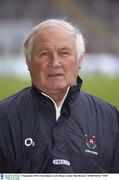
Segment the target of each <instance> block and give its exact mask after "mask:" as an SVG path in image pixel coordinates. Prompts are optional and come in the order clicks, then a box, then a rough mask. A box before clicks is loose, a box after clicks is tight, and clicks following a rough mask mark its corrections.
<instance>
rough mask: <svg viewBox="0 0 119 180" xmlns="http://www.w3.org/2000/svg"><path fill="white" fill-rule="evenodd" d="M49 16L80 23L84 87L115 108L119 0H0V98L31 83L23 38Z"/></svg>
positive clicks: (118, 86)
mask: <svg viewBox="0 0 119 180" xmlns="http://www.w3.org/2000/svg"><path fill="white" fill-rule="evenodd" d="M47 18H66V19H67V20H69V21H71V22H73V24H74V25H76V26H79V27H80V29H81V31H82V33H83V35H84V37H85V42H86V55H85V60H84V64H83V67H82V70H81V77H82V79H83V80H84V83H83V87H82V88H83V89H84V90H85V91H87V92H89V93H91V94H94V95H96V96H99V97H100V98H103V99H104V100H106V101H108V102H109V103H112V104H113V105H115V106H116V107H117V108H119V0H0V99H1V100H2V99H4V98H6V97H8V96H9V95H12V94H13V93H15V92H17V91H19V90H20V89H22V88H24V87H26V86H29V85H30V78H29V73H28V71H27V67H26V64H25V59H24V56H23V54H22V52H21V47H22V43H23V40H24V38H25V36H26V35H27V33H28V32H29V31H30V30H31V28H32V27H34V26H35V25H37V24H39V22H41V21H42V20H45V19H47Z"/></svg>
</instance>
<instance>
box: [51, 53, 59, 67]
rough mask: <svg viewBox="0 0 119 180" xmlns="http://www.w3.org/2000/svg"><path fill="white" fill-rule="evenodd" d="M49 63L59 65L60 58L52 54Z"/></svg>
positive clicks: (53, 65) (54, 65)
mask: <svg viewBox="0 0 119 180" xmlns="http://www.w3.org/2000/svg"><path fill="white" fill-rule="evenodd" d="M50 65H51V66H52V67H60V66H61V61H60V58H59V57H58V56H57V55H54V56H52V58H51V60H50Z"/></svg>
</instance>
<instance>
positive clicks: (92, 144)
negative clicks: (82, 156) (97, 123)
mask: <svg viewBox="0 0 119 180" xmlns="http://www.w3.org/2000/svg"><path fill="white" fill-rule="evenodd" d="M85 146H86V149H85V152H89V153H92V154H96V155H97V154H98V153H97V152H96V151H95V149H96V146H97V144H96V137H95V136H92V138H89V137H88V135H87V134H85Z"/></svg>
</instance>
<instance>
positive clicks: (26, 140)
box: [24, 138, 35, 147]
mask: <svg viewBox="0 0 119 180" xmlns="http://www.w3.org/2000/svg"><path fill="white" fill-rule="evenodd" d="M24 144H25V146H27V147H29V146H35V142H34V141H33V139H32V138H26V139H25V141H24Z"/></svg>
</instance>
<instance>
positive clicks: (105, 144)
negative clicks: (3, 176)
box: [0, 78, 119, 173]
mask: <svg viewBox="0 0 119 180" xmlns="http://www.w3.org/2000/svg"><path fill="white" fill-rule="evenodd" d="M80 87H81V79H80V78H78V80H77V85H76V86H74V87H71V88H70V90H69V92H68V95H67V97H66V99H65V101H64V104H63V106H62V109H61V115H60V117H59V119H58V121H56V111H55V107H54V104H53V102H52V101H51V100H50V99H49V98H48V97H46V96H44V95H43V94H42V93H41V91H40V90H38V89H37V88H36V87H35V86H32V87H30V88H26V89H24V90H22V91H20V92H19V93H17V94H16V95H13V96H11V97H9V98H7V99H5V100H3V101H1V102H0V172H8V173H10V172H11V173H12V172H13V173H98V172H99V173H111V172H118V173H119V112H118V111H117V109H116V108H115V107H113V106H111V105H110V104H108V103H106V102H104V101H102V100H100V99H99V98H97V97H94V96H92V95H89V94H87V93H84V92H82V91H80Z"/></svg>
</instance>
